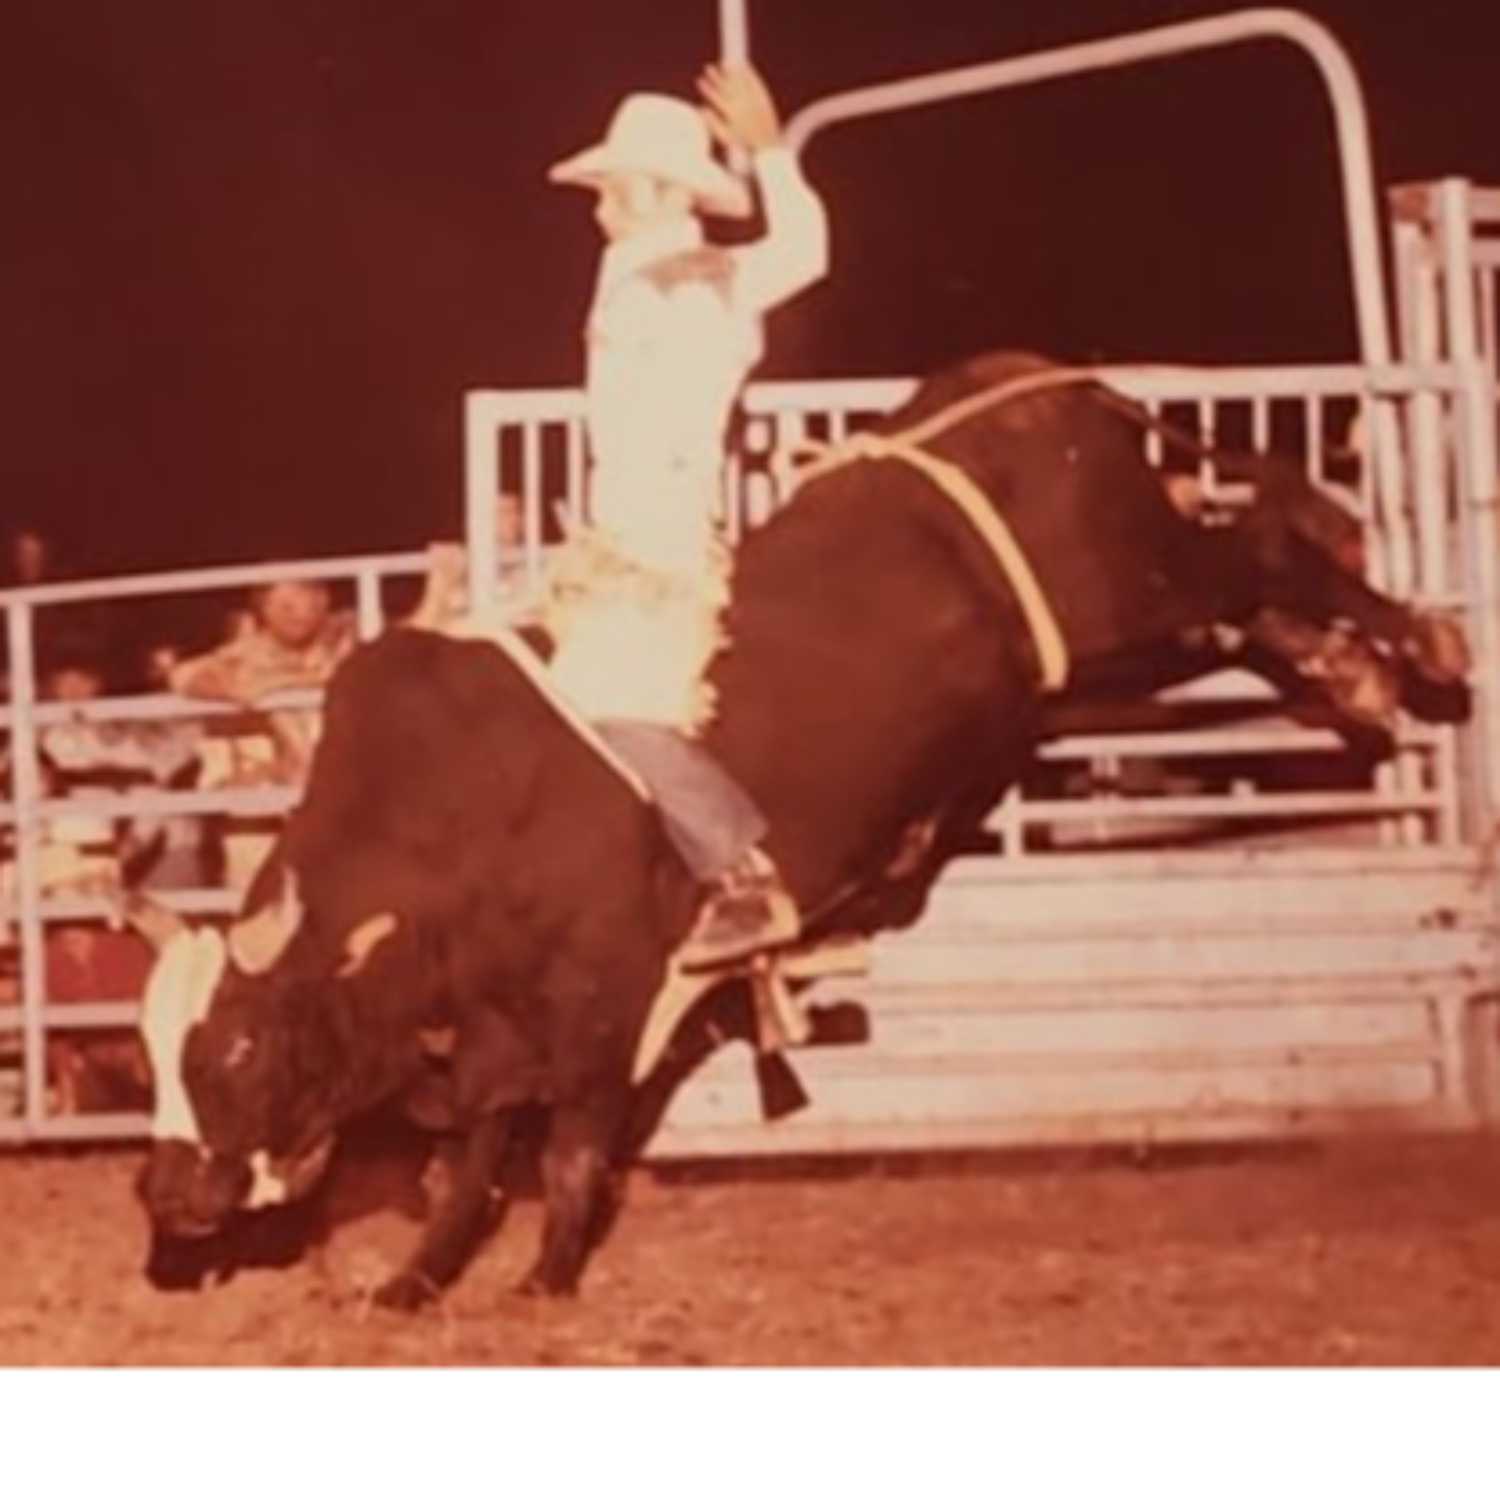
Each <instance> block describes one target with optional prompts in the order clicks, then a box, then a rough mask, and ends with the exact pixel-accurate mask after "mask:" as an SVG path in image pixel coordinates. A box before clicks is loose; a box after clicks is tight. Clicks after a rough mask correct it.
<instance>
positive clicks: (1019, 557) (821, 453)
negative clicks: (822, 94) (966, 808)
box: [793, 365, 1176, 692]
mask: <svg viewBox="0 0 1500 1500" xmlns="http://www.w3.org/2000/svg"><path fill="white" fill-rule="evenodd" d="M1111 373H1113V367H1111V366H1109V365H1082V366H1074V367H1070V368H1067V369H1048V370H1038V371H1034V372H1033V373H1031V374H1029V375H1019V376H1017V377H1016V378H1015V379H1014V380H1007V381H1004V382H1002V383H1001V384H1000V385H996V386H991V387H989V388H988V389H987V390H983V391H976V392H975V393H974V394H973V395H972V396H965V397H964V398H963V399H962V400H961V401H955V402H954V403H953V404H952V405H951V406H945V407H944V408H943V409H942V410H941V411H939V412H936V413H934V414H933V415H932V416H930V417H928V418H927V419H926V420H924V421H922V422H918V423H917V424H916V425H915V426H912V427H907V428H903V429H902V430H901V431H900V432H891V433H874V432H859V433H855V434H854V435H853V436H852V437H848V438H845V439H843V440H842V441H841V442H838V443H817V442H805V443H802V444H799V445H798V446H797V448H795V449H794V450H793V461H794V462H795V461H796V460H797V459H798V458H799V457H800V458H802V459H804V460H805V461H804V462H803V463H802V464H801V465H800V466H799V468H798V470H797V473H796V475H795V478H794V481H793V493H794V494H795V492H796V491H797V490H800V489H801V488H802V486H803V485H805V484H807V483H809V482H810V481H811V480H814V479H819V478H821V477H822V476H823V475H825V474H827V473H830V472H831V471H832V470H834V469H838V468H842V467H843V466H844V465H845V464H848V463H854V462H857V461H858V460H860V459H900V460H901V461H902V462H903V463H906V464H909V465H910V466H911V467H912V468H914V469H917V470H918V471H919V472H920V473H922V474H924V475H925V476H926V477H927V478H928V479H929V480H931V481H932V483H933V485H934V486H936V488H937V489H938V490H939V492H940V493H942V494H943V495H944V496H946V497H947V498H948V499H949V500H951V501H952V502H953V503H954V504H955V505H956V506H957V507H958V508H959V510H960V511H961V512H962V513H963V515H964V517H965V519H966V520H967V521H968V522H969V523H970V524H971V525H972V526H973V527H974V529H975V530H976V531H977V532H978V533H979V535H980V537H981V538H982V539H983V541H984V542H985V544H986V545H987V546H988V547H989V549H990V551H991V553H992V554H993V555H994V557H995V560H996V562H997V563H999V565H1000V571H1001V572H1002V573H1003V574H1004V575H1005V577H1006V580H1007V581H1008V582H1009V584H1010V586H1011V588H1012V590H1013V591H1014V592H1015V595H1016V599H1017V601H1018V602H1019V604H1020V606H1021V612H1022V614H1023V615H1024V616H1025V618H1026V623H1027V627H1028V628H1029V629H1030V631H1031V636H1032V640H1033V641H1034V643H1035V645H1036V648H1037V654H1038V657H1039V658H1040V661H1041V668H1042V687H1043V689H1044V690H1046V691H1048V692H1056V691H1057V690H1058V689H1060V688H1062V687H1063V686H1065V685H1066V683H1067V680H1068V666H1069V662H1068V647H1067V642H1066V641H1065V639H1064V638H1063V634H1062V630H1061V627H1060V626H1059V625H1058V623H1057V617H1056V615H1055V614H1054V613H1053V612H1052V606H1051V604H1050V602H1049V601H1048V599H1047V596H1046V594H1045V593H1044V592H1043V590H1042V587H1041V584H1040V583H1039V582H1038V581H1037V577H1036V574H1035V573H1034V572H1033V571H1032V568H1031V564H1030V562H1029V561H1028V560H1027V558H1026V554H1025V552H1024V551H1023V550H1022V549H1021V545H1020V543H1019V542H1018V541H1017V540H1016V537H1015V533H1014V532H1012V530H1011V529H1010V527H1009V525H1007V524H1006V522H1005V519H1004V518H1003V517H1002V516H1001V515H1000V514H999V512H998V511H996V510H995V508H994V506H993V505H991V503H990V500H989V497H988V496H987V495H986V494H985V493H984V491H983V490H982V489H980V487H979V486H978V485H977V484H976V483H975V482H974V481H973V480H972V479H971V478H970V477H969V475H968V474H967V473H965V472H964V470H963V469H962V468H960V467H959V465H957V464H955V463H950V462H949V461H948V460H946V459H941V458H938V457H937V456H936V455H935V454H933V453H930V452H928V451H927V449H926V447H924V446H923V445H924V444H927V443H930V442H931V441H932V440H933V439H934V438H937V437H940V436H941V435H942V434H943V433H945V432H948V431H949V430H951V429H952V428H954V427H957V426H959V425H960V424H961V423H963V422H967V421H968V420H969V419H970V418H972V417H976V416H978V415H980V413H982V412H986V411H989V410H991V409H992V408H993V407H996V406H1001V405H1003V404H1005V403H1006V402H1007V401H1014V400H1017V399H1019V398H1020V397H1022V396H1031V395H1036V394H1038V393H1039V392H1042V391H1048V390H1057V389H1060V388H1063V387H1066V386H1074V385H1098V386H1101V387H1102V389H1101V392H1100V394H1101V396H1102V395H1109V396H1112V397H1113V398H1114V400H1113V401H1111V402H1109V403H1108V404H1110V405H1111V406H1115V407H1116V408H1117V409H1123V410H1125V411H1126V414H1127V415H1129V416H1131V417H1132V418H1134V419H1135V420H1136V421H1138V422H1143V423H1144V424H1145V425H1146V426H1151V427H1158V428H1160V427H1164V426H1165V424H1159V423H1157V421H1156V420H1155V419H1154V418H1152V417H1151V415H1150V413H1149V412H1147V411H1146V410H1144V409H1143V408H1141V407H1139V406H1138V405H1137V404H1136V403H1134V402H1131V401H1129V400H1128V399H1127V398H1126V397H1123V396H1121V395H1120V394H1119V393H1118V392H1117V391H1111V390H1109V389H1108V387H1107V386H1104V385H1103V379H1104V377H1105V376H1106V375H1108V374H1111ZM1173 436H1176V434H1175V433H1174V434H1173Z"/></svg>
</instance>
